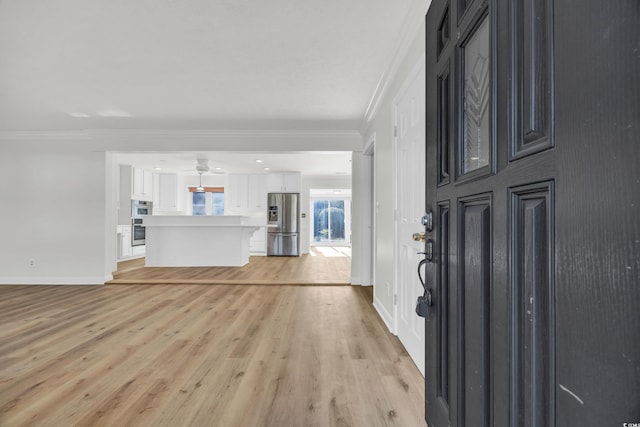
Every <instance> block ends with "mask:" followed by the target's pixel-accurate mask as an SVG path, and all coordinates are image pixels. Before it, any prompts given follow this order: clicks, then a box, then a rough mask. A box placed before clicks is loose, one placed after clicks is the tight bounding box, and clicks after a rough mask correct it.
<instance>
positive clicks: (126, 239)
mask: <svg viewBox="0 0 640 427" xmlns="http://www.w3.org/2000/svg"><path fill="white" fill-rule="evenodd" d="M131 256H133V247H132V246H131V227H127V226H118V258H120V259H123V258H130V257H131Z"/></svg>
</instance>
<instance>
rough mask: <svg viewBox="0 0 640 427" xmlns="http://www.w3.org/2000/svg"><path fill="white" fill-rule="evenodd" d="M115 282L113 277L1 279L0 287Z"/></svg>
mask: <svg viewBox="0 0 640 427" xmlns="http://www.w3.org/2000/svg"><path fill="white" fill-rule="evenodd" d="M109 280H113V276H112V275H110V274H109V275H107V276H105V277H61V276H51V277H44V276H43V277H38V276H36V277H0V285H104V283H105V282H108V281H109Z"/></svg>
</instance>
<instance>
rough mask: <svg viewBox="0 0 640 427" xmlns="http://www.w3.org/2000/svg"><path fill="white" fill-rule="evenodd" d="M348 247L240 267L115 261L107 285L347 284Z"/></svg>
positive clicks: (318, 249) (320, 249) (255, 260)
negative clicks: (165, 265)
mask: <svg viewBox="0 0 640 427" xmlns="http://www.w3.org/2000/svg"><path fill="white" fill-rule="evenodd" d="M350 279H351V251H350V248H340V247H312V248H311V252H310V253H309V254H305V255H302V256H299V257H263V256H254V257H251V260H250V262H249V264H247V265H245V266H244V267H145V266H144V258H140V259H135V260H131V261H124V262H120V263H118V271H116V272H115V273H114V274H113V280H111V281H109V282H107V283H108V284H114V285H115V284H156V283H161V284H257V285H282V284H286V285H348V284H349V282H350Z"/></svg>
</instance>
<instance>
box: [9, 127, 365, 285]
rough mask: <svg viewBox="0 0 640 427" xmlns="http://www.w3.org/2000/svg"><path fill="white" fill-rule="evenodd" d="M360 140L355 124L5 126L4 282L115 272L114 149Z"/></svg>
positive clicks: (339, 145)
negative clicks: (278, 127) (296, 127)
mask: <svg viewBox="0 0 640 427" xmlns="http://www.w3.org/2000/svg"><path fill="white" fill-rule="evenodd" d="M361 145H362V138H361V136H360V135H359V134H358V132H357V131H335V132H329V131H317V132H315V131H288V130H284V131H265V132H258V131H250V132H244V131H215V130H210V131H138V130H131V131H126V130H123V131H72V132H65V131H52V132H2V133H0V219H1V221H0V284H102V283H104V281H105V280H109V279H110V278H111V273H112V272H113V271H114V270H115V268H116V258H117V253H116V228H117V214H116V213H117V193H118V173H119V170H118V165H117V162H116V161H115V158H114V154H112V153H113V152H118V151H136V152H145V151H199V150H204V151H212V150H221V151H237V150H247V151H249V150H255V151H265V147H269V148H268V150H267V151H271V150H272V151H306V150H319V151H334V150H346V151H352V150H354V149H357V148H358V147H360V146H361ZM212 178H213V176H212ZM206 179H207V180H206V181H204V182H205V183H207V184H209V181H208V179H209V178H206ZM214 179H215V178H214ZM217 182H219V181H215V183H217ZM225 182H226V181H225ZM187 183H189V180H187ZM211 184H214V182H211ZM29 260H34V261H35V267H34V268H32V267H29Z"/></svg>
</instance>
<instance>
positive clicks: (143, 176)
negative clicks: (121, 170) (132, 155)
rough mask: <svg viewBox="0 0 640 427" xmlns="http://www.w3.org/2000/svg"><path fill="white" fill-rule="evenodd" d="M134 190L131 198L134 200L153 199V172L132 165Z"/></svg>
mask: <svg viewBox="0 0 640 427" xmlns="http://www.w3.org/2000/svg"><path fill="white" fill-rule="evenodd" d="M132 169H133V174H132V175H133V179H132V181H133V182H132V191H131V198H132V199H134V200H147V201H152V199H153V172H151V171H148V170H146V169H141V168H136V167H132Z"/></svg>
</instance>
